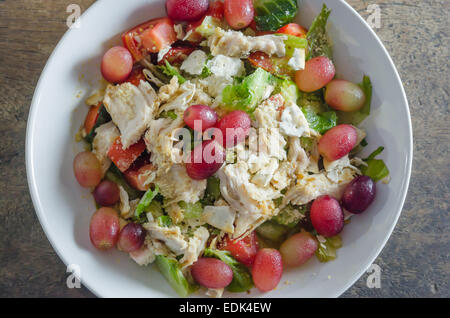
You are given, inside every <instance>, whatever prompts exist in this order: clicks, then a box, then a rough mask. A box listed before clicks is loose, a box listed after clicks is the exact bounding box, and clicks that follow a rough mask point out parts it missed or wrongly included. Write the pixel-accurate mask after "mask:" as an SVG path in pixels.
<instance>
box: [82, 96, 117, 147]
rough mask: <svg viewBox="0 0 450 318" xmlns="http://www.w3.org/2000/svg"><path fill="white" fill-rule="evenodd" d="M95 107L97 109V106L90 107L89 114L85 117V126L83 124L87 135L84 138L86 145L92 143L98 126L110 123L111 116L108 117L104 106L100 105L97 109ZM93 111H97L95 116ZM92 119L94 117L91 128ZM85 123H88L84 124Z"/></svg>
mask: <svg viewBox="0 0 450 318" xmlns="http://www.w3.org/2000/svg"><path fill="white" fill-rule="evenodd" d="M92 107H93V108H92ZM96 107H98V106H91V109H90V110H89V113H88V115H87V116H86V120H85V124H84V129H85V131H86V133H87V135H86V137H84V140H86V142H88V143H92V141H93V140H94V138H95V130H96V129H97V128H98V127H99V126H101V125H103V124H105V123H107V122H109V121H111V116H110V115H109V113H108V111H107V110H106V108H105V106H103V105H102V106H101V107H100V108H98V109H97V108H96ZM95 111H98V114H97V115H96V114H95ZM88 117H90V118H89V119H88ZM93 117H95V124H94V125H93V126H92V118H93ZM86 122H88V123H87V124H86ZM89 128H90V130H89V131H87V129H89Z"/></svg>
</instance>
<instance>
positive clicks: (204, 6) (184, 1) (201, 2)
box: [166, 0, 209, 21]
mask: <svg viewBox="0 0 450 318" xmlns="http://www.w3.org/2000/svg"><path fill="white" fill-rule="evenodd" d="M208 6H209V1H208V0H166V9H167V15H168V16H169V18H171V19H173V20H176V21H195V20H198V19H200V18H201V17H202V16H203V15H204V14H205V13H206V11H207V10H208Z"/></svg>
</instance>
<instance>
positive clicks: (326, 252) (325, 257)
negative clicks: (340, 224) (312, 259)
mask: <svg viewBox="0 0 450 318" xmlns="http://www.w3.org/2000/svg"><path fill="white" fill-rule="evenodd" d="M321 239H324V240H325V242H323V243H322V242H320V241H319V248H318V249H317V251H316V256H317V258H318V259H319V261H320V262H322V263H325V262H328V261H331V260H334V259H335V258H336V250H337V249H339V248H341V247H342V240H341V237H340V236H339V235H336V236H333V237H327V238H324V237H321Z"/></svg>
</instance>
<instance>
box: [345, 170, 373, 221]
mask: <svg viewBox="0 0 450 318" xmlns="http://www.w3.org/2000/svg"><path fill="white" fill-rule="evenodd" d="M376 190H377V189H376V184H375V182H374V181H373V180H372V179H371V178H370V177H368V176H359V177H356V178H355V179H353V180H352V182H350V183H349V184H348V185H347V187H346V188H345V190H344V194H343V195H342V199H341V202H342V207H343V208H344V209H346V210H347V211H349V212H351V213H355V214H359V213H362V212H364V211H365V210H367V208H368V207H369V206H370V205H371V204H372V202H373V200H374V199H375V195H376Z"/></svg>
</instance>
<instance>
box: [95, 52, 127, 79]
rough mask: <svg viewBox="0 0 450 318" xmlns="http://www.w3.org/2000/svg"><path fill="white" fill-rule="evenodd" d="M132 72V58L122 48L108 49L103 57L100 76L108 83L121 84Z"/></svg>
mask: <svg viewBox="0 0 450 318" xmlns="http://www.w3.org/2000/svg"><path fill="white" fill-rule="evenodd" d="M132 70H133V56H132V55H131V53H130V51H128V50H127V49H126V48H124V47H122V46H115V47H112V48H110V49H109V50H108V51H107V52H106V53H105V55H103V59H102V65H101V71H102V75H103V77H104V78H105V80H107V81H108V82H110V83H115V84H118V83H122V82H124V81H126V80H127V78H128V76H129V75H130V74H131V71H132Z"/></svg>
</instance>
